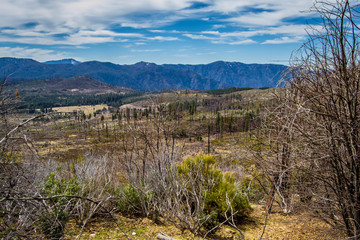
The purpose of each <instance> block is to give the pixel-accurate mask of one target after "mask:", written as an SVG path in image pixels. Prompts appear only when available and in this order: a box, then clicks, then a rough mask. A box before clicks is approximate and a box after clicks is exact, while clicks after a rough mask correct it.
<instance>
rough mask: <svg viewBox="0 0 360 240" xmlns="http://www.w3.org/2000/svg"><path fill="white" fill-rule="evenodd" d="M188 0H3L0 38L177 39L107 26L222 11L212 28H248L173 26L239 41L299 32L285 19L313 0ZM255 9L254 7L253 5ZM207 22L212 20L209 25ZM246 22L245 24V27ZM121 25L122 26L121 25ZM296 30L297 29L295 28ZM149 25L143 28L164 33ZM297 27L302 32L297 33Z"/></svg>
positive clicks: (45, 41)
mask: <svg viewBox="0 0 360 240" xmlns="http://www.w3.org/2000/svg"><path fill="white" fill-rule="evenodd" d="M193 2H194V1H193V0H182V1H179V0H136V1H127V0H102V1H98V0H61V1H44V0H26V1H14V0H2V2H1V8H2V15H1V21H0V42H14V43H27V44H42V45H53V44H58V45H84V44H96V43H104V42H126V41H128V39H132V38H139V39H144V40H158V41H176V40H179V38H177V37H176V36H151V35H150V36H144V35H142V34H137V33H127V32H118V31H116V32H115V31H112V30H111V29H113V28H114V26H118V28H120V27H131V28H137V29H144V28H147V29H148V28H150V29H154V28H158V27H161V26H164V25H170V24H172V23H173V22H175V21H178V20H182V19H202V20H204V21H205V20H206V21H207V22H208V23H211V22H212V17H210V16H212V15H213V14H214V13H215V14H216V13H220V14H221V15H222V20H219V21H222V22H221V23H220V24H219V21H217V22H216V23H214V25H213V26H212V29H213V30H216V29H221V28H226V27H227V26H229V24H230V25H234V24H235V25H236V26H242V27H243V28H244V27H245V28H248V30H246V31H240V32H232V33H231V32H228V33H219V32H218V31H211V32H209V31H208V32H203V33H201V34H194V33H185V34H184V32H180V31H177V30H174V31H172V33H173V34H184V35H183V36H186V37H189V38H191V39H205V40H206V39H207V40H212V41H216V39H215V36H211V35H217V38H219V37H220V40H227V41H229V40H230V38H232V39H231V42H233V43H235V42H239V43H241V42H244V41H248V42H249V40H248V38H250V37H252V36H259V35H265V34H269V35H276V34H288V35H290V36H288V37H291V36H299V35H302V34H304V31H303V29H301V30H300V28H303V26H302V25H289V23H288V22H287V21H288V20H289V19H294V18H296V17H299V16H305V14H304V13H301V12H300V11H302V10H307V9H309V8H310V7H311V6H312V4H313V0H303V1H295V0H290V1H284V0H272V1H269V0H241V1H240V0H198V1H197V2H202V3H206V4H208V6H206V7H203V8H189V7H190V6H192V4H193ZM254 9H255V10H256V11H254ZM210 27H211V26H210ZM249 28H250V29H249ZM120 29H121V28H120ZM296 31H297V32H296ZM166 32H167V31H164V30H158V29H154V30H149V31H148V32H147V33H149V34H151V33H159V34H160V33H166ZM299 32H301V34H299Z"/></svg>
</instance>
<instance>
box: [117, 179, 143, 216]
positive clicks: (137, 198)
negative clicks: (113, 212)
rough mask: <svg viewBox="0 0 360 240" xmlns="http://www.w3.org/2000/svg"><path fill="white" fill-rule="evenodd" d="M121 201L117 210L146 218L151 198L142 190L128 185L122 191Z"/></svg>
mask: <svg viewBox="0 0 360 240" xmlns="http://www.w3.org/2000/svg"><path fill="white" fill-rule="evenodd" d="M119 195H120V199H119V201H118V204H117V208H118V210H119V211H120V212H121V213H124V214H128V215H130V214H132V215H134V214H135V215H140V216H146V215H147V213H146V211H144V210H145V209H147V207H148V206H149V202H150V197H149V196H147V195H146V194H144V193H143V192H142V191H141V190H138V189H135V188H134V187H133V186H132V185H131V184H127V185H126V186H125V187H124V188H122V189H120V193H119Z"/></svg>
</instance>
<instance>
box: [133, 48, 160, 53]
mask: <svg viewBox="0 0 360 240" xmlns="http://www.w3.org/2000/svg"><path fill="white" fill-rule="evenodd" d="M161 51H163V50H162V49H131V52H161Z"/></svg>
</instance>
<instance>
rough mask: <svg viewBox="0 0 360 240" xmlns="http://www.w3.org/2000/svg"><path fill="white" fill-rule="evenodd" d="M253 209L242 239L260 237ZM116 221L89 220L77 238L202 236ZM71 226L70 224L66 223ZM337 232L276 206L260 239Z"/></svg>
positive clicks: (311, 239)
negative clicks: (287, 212) (283, 211)
mask: <svg viewBox="0 0 360 240" xmlns="http://www.w3.org/2000/svg"><path fill="white" fill-rule="evenodd" d="M252 208H253V211H252V213H251V215H250V216H249V218H248V219H245V220H244V223H243V224H241V225H240V226H239V228H240V229H241V231H242V233H243V234H244V236H245V239H249V240H250V239H251V240H252V239H260V237H261V235H262V232H263V229H264V220H265V212H264V207H263V206H261V205H252ZM116 218H117V222H116V223H115V221H114V220H111V219H108V220H103V221H94V222H90V223H89V224H88V226H87V227H86V228H85V231H84V233H83V234H82V236H81V239H99V240H100V239H104V240H110V239H113V240H115V239H131V240H135V239H144V240H145V239H157V235H158V234H159V233H160V232H162V233H164V234H166V235H168V236H170V237H172V238H175V239H178V240H181V239H183V240H185V239H186V240H188V239H196V240H197V239H203V238H202V237H195V238H194V236H193V235H192V234H191V233H190V232H187V231H185V232H182V231H181V230H180V229H177V228H176V227H174V226H173V225H170V224H167V223H164V222H160V223H159V222H158V223H155V222H154V221H152V220H150V219H147V218H136V219H131V218H125V217H123V216H118V215H117V216H116ZM70 225H71V224H70ZM69 229H70V231H69V232H68V235H67V238H66V239H75V238H78V237H79V235H78V234H79V232H80V231H79V230H80V229H79V228H78V227H75V225H74V224H73V226H72V227H70V228H69ZM125 234H126V235H127V237H126V235H125ZM345 238H346V237H345V236H344V235H342V234H341V233H340V232H338V231H335V230H333V229H332V228H331V227H330V226H329V225H327V224H325V223H324V222H322V221H320V220H319V219H318V218H316V217H315V216H312V214H311V213H309V212H302V213H296V214H290V215H284V214H282V213H281V212H280V211H277V210H276V208H275V209H274V212H273V213H272V214H271V215H270V216H269V217H268V219H267V225H266V229H265V232H264V235H263V236H262V238H261V239H271V240H277V239H288V240H302V239H306V240H315V239H316V240H321V239H323V240H325V239H326V240H334V239H345ZM206 239H221V240H225V239H229V240H230V239H241V238H240V237H239V233H238V232H237V231H236V230H235V229H234V228H231V227H229V226H225V225H223V227H222V228H221V229H220V230H219V231H217V232H216V234H215V235H212V236H211V237H207V238H206Z"/></svg>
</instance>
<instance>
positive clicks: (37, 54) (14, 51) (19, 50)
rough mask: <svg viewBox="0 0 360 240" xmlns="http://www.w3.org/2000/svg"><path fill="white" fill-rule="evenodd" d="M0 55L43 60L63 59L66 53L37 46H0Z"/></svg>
mask: <svg viewBox="0 0 360 240" xmlns="http://www.w3.org/2000/svg"><path fill="white" fill-rule="evenodd" d="M0 56H2V57H16V58H32V59H35V60H37V61H40V62H43V61H48V60H52V59H63V58H66V57H67V55H66V54H65V53H62V52H56V51H53V50H48V49H39V48H26V47H25V48H23V47H14V48H11V47H0Z"/></svg>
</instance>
